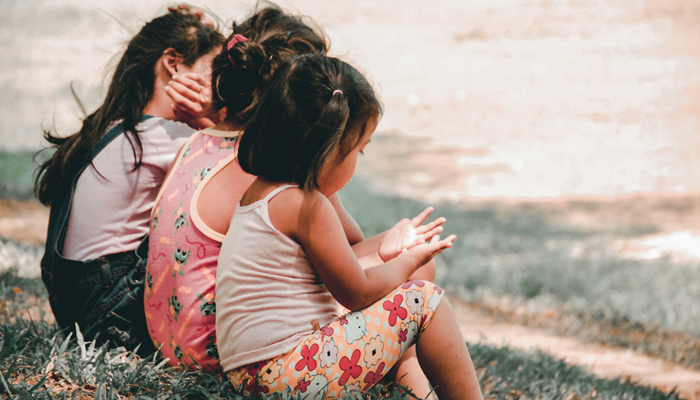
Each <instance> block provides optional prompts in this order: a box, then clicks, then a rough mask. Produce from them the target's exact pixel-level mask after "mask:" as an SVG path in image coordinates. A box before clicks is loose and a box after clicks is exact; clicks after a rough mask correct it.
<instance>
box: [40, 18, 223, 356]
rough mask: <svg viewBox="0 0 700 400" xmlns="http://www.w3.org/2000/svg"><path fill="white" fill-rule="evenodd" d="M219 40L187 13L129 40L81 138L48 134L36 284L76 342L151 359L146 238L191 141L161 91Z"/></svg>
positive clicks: (204, 64)
mask: <svg viewBox="0 0 700 400" xmlns="http://www.w3.org/2000/svg"><path fill="white" fill-rule="evenodd" d="M222 42H223V37H222V35H221V34H220V33H219V32H218V31H217V30H216V29H215V28H214V27H213V26H212V25H211V24H207V23H205V22H204V21H202V18H201V14H200V13H198V12H191V11H190V10H188V9H187V8H178V9H172V10H170V12H169V13H168V14H166V15H163V16H161V17H158V18H155V19H154V20H152V21H150V22H148V23H146V25H145V26H144V27H143V28H142V29H141V31H140V32H139V33H138V34H137V35H136V36H135V37H134V38H132V39H131V41H130V42H129V44H128V46H127V48H126V51H125V52H124V54H123V56H122V57H121V59H120V61H119V63H118V65H117V67H116V70H115V72H114V76H113V77H112V80H111V83H110V85H109V89H108V91H107V95H106V97H105V100H104V102H103V103H102V105H101V106H100V107H99V108H98V109H97V110H96V111H95V112H93V113H92V114H90V115H89V116H87V117H86V118H85V120H84V121H83V125H82V127H81V129H80V131H79V132H77V133H75V134H73V135H70V136H68V137H60V136H58V135H55V134H53V133H51V132H45V138H46V140H47V141H48V142H49V143H51V145H52V148H54V149H55V152H54V153H53V155H52V157H51V158H50V159H49V160H48V161H46V162H44V163H43V164H41V165H40V167H39V173H38V175H37V178H36V182H35V193H36V196H37V198H38V199H39V200H40V201H41V202H42V203H43V204H45V205H47V206H49V207H51V215H50V219H49V229H48V235H47V240H46V251H45V254H44V257H43V259H42V261H41V269H42V279H43V281H44V283H45V284H46V287H47V289H48V292H49V301H50V304H51V308H52V310H53V312H54V315H55V317H56V322H57V323H58V324H59V325H60V326H61V327H62V328H64V329H66V330H68V331H72V330H74V329H75V326H76V324H77V325H78V326H79V328H80V330H81V332H82V334H83V336H84V337H85V338H86V339H88V340H90V339H93V338H96V337H97V338H98V341H99V342H104V341H107V340H109V341H111V342H113V343H114V344H116V345H121V346H125V347H126V348H128V349H133V348H134V347H136V346H137V345H139V344H140V343H142V342H144V346H142V347H141V351H142V352H144V353H145V352H148V351H152V350H153V348H152V346H150V343H151V341H150V340H149V338H148V333H147V330H146V321H145V314H144V311H143V284H144V278H145V266H146V257H147V253H146V252H147V250H148V243H147V240H145V239H144V238H146V237H147V236H146V235H147V234H148V225H149V217H150V212H151V209H152V207H153V202H154V201H155V198H156V195H157V193H158V190H159V189H160V186H161V184H162V182H163V179H164V178H165V175H166V173H167V171H168V170H169V168H170V166H171V165H172V163H173V161H174V159H175V156H176V154H177V152H178V151H179V149H180V147H181V146H182V144H183V143H184V142H185V141H186V140H187V138H188V137H189V136H190V135H191V134H192V133H193V132H194V130H193V129H191V128H190V127H188V126H187V125H185V124H183V123H179V122H175V121H173V119H174V118H175V115H174V113H173V109H172V108H171V103H172V101H171V100H170V99H169V98H168V96H167V94H166V92H165V91H164V88H165V86H167V85H168V83H169V82H170V81H171V80H172V79H173V76H176V75H177V74H183V73H187V72H197V73H199V74H206V73H207V70H208V69H210V65H211V60H212V59H213V58H214V57H215V56H216V54H218V52H219V51H220V48H221V44H222Z"/></svg>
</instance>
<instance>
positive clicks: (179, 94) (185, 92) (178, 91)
mask: <svg viewBox="0 0 700 400" xmlns="http://www.w3.org/2000/svg"><path fill="white" fill-rule="evenodd" d="M165 93H167V94H168V96H170V98H171V99H172V100H173V102H175V104H176V105H177V107H179V108H180V109H182V110H184V111H186V112H188V113H190V114H192V115H199V114H201V113H202V111H203V110H204V107H203V105H202V99H201V98H200V97H198V96H197V95H196V94H193V93H192V91H191V90H190V89H188V88H186V87H185V86H184V85H181V84H179V83H177V82H174V81H171V82H170V84H169V85H168V86H166V87H165Z"/></svg>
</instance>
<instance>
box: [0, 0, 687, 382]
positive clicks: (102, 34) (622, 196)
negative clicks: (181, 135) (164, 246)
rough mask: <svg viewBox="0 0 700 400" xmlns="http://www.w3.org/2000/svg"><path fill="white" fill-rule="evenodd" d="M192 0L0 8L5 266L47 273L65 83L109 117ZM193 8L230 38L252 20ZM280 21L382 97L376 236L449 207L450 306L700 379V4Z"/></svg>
mask: <svg viewBox="0 0 700 400" xmlns="http://www.w3.org/2000/svg"><path fill="white" fill-rule="evenodd" d="M175 4H177V3H164V2H162V1H160V0H148V1H142V0H140V1H118V2H117V1H96V0H93V1H85V0H61V1H53V0H52V1H49V0H23V1H21V2H19V1H9V0H5V1H0V49H2V55H3V57H1V58H0V121H2V124H0V190H1V191H2V193H1V194H0V197H2V198H3V199H4V200H0V237H4V238H6V239H7V240H5V241H4V242H3V243H5V244H4V246H5V247H4V250H2V249H0V256H2V254H5V255H4V257H5V259H4V260H5V263H6V264H7V265H10V264H12V265H13V266H19V265H21V264H26V265H29V267H28V268H29V270H30V271H34V272H33V274H34V275H33V276H38V274H37V273H38V268H36V263H37V262H38V257H39V256H40V255H41V247H40V244H41V242H42V241H43V235H44V234H45V220H46V216H47V212H46V210H45V209H44V208H42V207H40V206H38V205H37V204H36V203H33V202H31V201H30V200H29V199H30V198H31V175H32V172H33V165H32V162H31V156H32V155H33V153H34V152H36V151H37V150H39V149H41V148H42V147H43V146H44V145H45V143H44V142H43V141H42V140H43V139H42V130H41V128H42V127H44V128H55V129H56V130H57V131H58V132H59V133H61V134H65V135H68V134H70V133H73V132H75V131H76V130H77V129H78V128H79V126H80V117H81V113H80V110H79V108H78V107H77V105H76V103H75V101H74V100H73V98H72V95H71V90H70V85H71V84H73V87H74V88H75V91H76V93H77V94H78V96H79V97H80V99H81V100H82V101H83V102H84V104H85V105H86V109H87V110H88V112H92V111H93V110H94V109H95V108H96V107H97V106H98V105H99V104H100V102H101V99H102V96H103V95H104V93H105V90H106V84H107V82H109V77H110V72H111V70H112V68H113V66H114V64H115V62H116V61H117V59H118V57H119V56H120V54H121V51H123V49H124V48H125V43H126V41H127V40H128V39H129V38H130V37H131V36H132V35H133V34H135V33H136V32H137V31H138V30H139V29H140V27H141V26H142V24H143V23H144V22H145V21H148V20H150V19H152V18H153V17H155V16H158V15H160V14H162V13H163V12H165V9H166V6H168V5H175ZM193 4H194V5H197V6H200V7H202V8H204V9H205V10H208V11H210V12H211V13H212V14H214V15H216V16H217V17H218V18H219V19H220V20H221V21H222V23H221V27H222V29H223V30H226V27H229V26H230V22H231V21H232V20H238V21H240V20H242V19H244V18H245V17H246V16H247V15H249V14H250V13H251V12H252V11H253V10H254V8H255V2H253V1H221V0H202V1H198V2H193ZM278 4H279V5H281V6H282V7H283V8H285V9H288V10H295V11H296V12H298V13H300V14H303V15H306V16H308V17H310V18H311V19H313V21H315V23H317V24H318V25H319V26H321V27H322V28H323V29H324V31H325V32H326V34H327V35H328V37H329V38H330V40H331V43H332V51H331V53H332V55H335V56H339V57H342V58H343V59H344V60H346V61H349V62H351V63H352V64H353V65H355V66H356V67H358V68H359V69H360V70H361V71H363V72H365V73H366V75H367V76H368V78H370V80H371V81H372V82H373V83H374V84H375V86H376V87H377V89H378V91H379V92H380V95H381V98H382V100H383V102H384V105H385V110H386V112H385V115H384V117H383V119H382V121H381V122H380V124H379V127H378V129H377V132H376V134H375V137H374V138H373V140H372V144H371V145H370V146H368V148H367V149H366V150H365V154H366V155H365V156H364V158H363V159H362V160H361V161H360V165H359V166H358V171H357V174H356V177H355V178H354V179H353V181H352V182H351V183H350V185H349V186H348V187H347V188H346V189H344V190H343V192H342V193H341V194H342V196H343V198H344V202H345V204H346V206H347V208H348V210H350V212H351V213H352V214H353V215H354V216H355V217H356V218H357V220H358V222H360V224H361V226H362V227H363V229H365V230H366V233H367V235H370V234H373V233H376V232H379V231H381V230H383V229H386V228H388V227H390V226H392V225H393V224H394V223H395V222H396V221H398V219H400V218H403V217H407V216H412V215H415V214H417V213H418V212H419V211H420V210H422V209H423V208H424V207H425V206H426V205H436V206H437V211H436V213H440V214H441V215H445V216H447V217H448V224H447V225H446V230H447V232H449V233H457V235H458V240H457V242H456V244H455V248H454V249H452V250H450V251H447V252H445V253H443V254H442V255H441V258H440V260H439V266H440V268H439V272H438V281H439V282H440V283H443V284H445V285H446V286H451V287H452V289H453V291H452V293H453V294H454V295H456V296H457V295H458V296H459V297H460V298H461V299H463V300H464V301H467V302H471V304H476V305H477V306H475V307H479V308H481V309H487V310H490V311H491V312H498V313H502V314H503V313H505V314H503V315H507V316H509V318H516V317H517V316H518V315H521V316H526V317H527V319H528V320H529V321H539V322H537V323H538V324H542V325H543V326H547V327H550V328H552V329H554V330H555V331H557V332H563V333H568V334H572V335H578V336H583V337H585V338H587V339H593V340H597V341H602V342H606V343H612V344H616V345H619V346H624V347H631V348H635V349H641V351H645V352H648V353H650V354H654V355H656V356H661V357H664V358H667V359H669V360H673V361H676V362H680V363H683V364H686V365H689V366H692V367H694V368H698V369H700V342H699V341H698V338H700V304H699V303H698V302H697V299H698V297H700V0H606V1H602V0H601V1H597V0H590V1H584V0H438V1H431V2H426V1H418V0H400V1H399V0H383V1H380V2H377V1H369V0H356V1H352V2H348V1H340V0H329V1H322V2H321V1H311V0H300V1H290V0H285V1H279V2H278ZM225 33H228V31H226V32H225ZM8 243H14V246H15V248H16V249H14V250H8V249H9V248H10V244H8ZM23 246H24V247H23ZM31 246H38V247H31ZM17 249H19V250H17ZM33 249H34V250H33ZM2 251H4V252H5V253H2ZM8 254H9V255H8ZM12 257H14V258H12ZM22 257H25V258H22ZM32 257H34V258H32ZM8 260H10V261H8ZM22 260H24V261H22ZM26 273H27V274H28V276H29V275H31V274H32V272H26ZM499 310H500V311H499ZM504 310H505V311H504ZM509 313H510V314H509ZM514 316H515V317H514ZM555 317H556V318H555ZM516 319H517V318H516ZM621 327H622V328H621ZM625 332H627V333H625ZM635 332H636V333H635ZM640 332H641V333H640ZM664 332H666V333H664ZM668 332H672V333H673V334H677V335H679V336H677V337H676V336H674V337H676V339H674V340H676V341H673V340H671V339H669V337H671V336H669V335H668V334H667V333H668ZM664 335H665V336H664ZM693 343H695V344H693ZM688 346H690V347H688ZM693 346H695V347H694V350H689V349H690V348H693Z"/></svg>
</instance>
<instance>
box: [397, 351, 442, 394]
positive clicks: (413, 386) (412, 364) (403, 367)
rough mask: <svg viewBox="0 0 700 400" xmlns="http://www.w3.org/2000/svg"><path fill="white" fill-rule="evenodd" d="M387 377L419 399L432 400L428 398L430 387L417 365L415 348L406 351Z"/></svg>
mask: <svg viewBox="0 0 700 400" xmlns="http://www.w3.org/2000/svg"><path fill="white" fill-rule="evenodd" d="M388 375H389V378H390V379H391V380H392V381H394V382H395V383H401V385H402V386H406V387H408V388H409V389H410V390H411V392H413V394H414V395H415V396H416V397H418V398H419V399H426V400H432V399H433V397H432V396H430V397H428V394H429V393H430V385H429V384H428V378H426V377H425V374H424V373H423V370H422V369H421V368H420V364H419V363H418V357H416V346H411V348H409V349H408V350H406V352H405V353H404V354H403V356H401V358H400V359H399V361H398V362H397V363H396V364H395V365H394V367H393V368H392V369H391V370H390V371H389V374H388ZM399 381H400V382H399Z"/></svg>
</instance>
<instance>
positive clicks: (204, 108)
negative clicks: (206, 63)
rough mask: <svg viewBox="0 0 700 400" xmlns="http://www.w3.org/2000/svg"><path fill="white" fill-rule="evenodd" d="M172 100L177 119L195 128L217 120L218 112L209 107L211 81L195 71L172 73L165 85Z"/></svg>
mask: <svg viewBox="0 0 700 400" xmlns="http://www.w3.org/2000/svg"><path fill="white" fill-rule="evenodd" d="M165 92H166V93H167V94H168V96H170V98H171V99H172V100H173V102H174V103H173V105H172V108H173V112H174V113H175V118H176V119H177V120H178V121H181V122H184V123H186V124H187V125H190V126H191V127H193V128H195V129H204V128H209V127H212V126H214V125H216V123H218V122H219V121H218V120H219V117H220V116H219V113H217V112H216V111H214V110H212V109H211V96H212V92H211V82H207V80H206V79H205V78H203V77H201V76H199V75H198V74H196V73H193V72H188V73H185V74H182V75H174V76H173V79H172V81H170V83H169V84H168V86H166V87H165Z"/></svg>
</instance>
